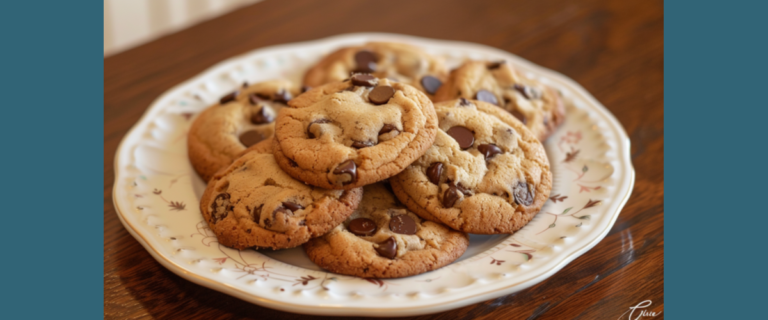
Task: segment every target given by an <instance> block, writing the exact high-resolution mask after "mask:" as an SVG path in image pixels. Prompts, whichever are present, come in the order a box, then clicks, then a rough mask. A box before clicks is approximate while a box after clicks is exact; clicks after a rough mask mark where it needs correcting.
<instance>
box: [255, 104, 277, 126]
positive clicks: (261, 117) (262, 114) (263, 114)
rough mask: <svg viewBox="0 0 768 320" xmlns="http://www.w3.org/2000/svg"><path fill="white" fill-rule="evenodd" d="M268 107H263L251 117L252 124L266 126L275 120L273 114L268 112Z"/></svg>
mask: <svg viewBox="0 0 768 320" xmlns="http://www.w3.org/2000/svg"><path fill="white" fill-rule="evenodd" d="M266 109H267V108H266V107H261V109H259V111H258V112H256V113H254V114H252V115H251V123H253V124H265V123H270V122H272V121H274V120H275V118H274V117H272V115H271V114H269V113H268V112H267V110H266Z"/></svg>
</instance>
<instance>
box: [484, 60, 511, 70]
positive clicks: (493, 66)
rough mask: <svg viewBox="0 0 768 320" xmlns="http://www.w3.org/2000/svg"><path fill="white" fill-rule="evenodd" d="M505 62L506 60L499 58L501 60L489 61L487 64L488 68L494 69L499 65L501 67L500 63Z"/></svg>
mask: <svg viewBox="0 0 768 320" xmlns="http://www.w3.org/2000/svg"><path fill="white" fill-rule="evenodd" d="M505 63H507V62H506V61H504V60H501V61H496V62H491V63H490V64H489V65H488V70H496V69H498V68H499V67H501V65H503V64H505Z"/></svg>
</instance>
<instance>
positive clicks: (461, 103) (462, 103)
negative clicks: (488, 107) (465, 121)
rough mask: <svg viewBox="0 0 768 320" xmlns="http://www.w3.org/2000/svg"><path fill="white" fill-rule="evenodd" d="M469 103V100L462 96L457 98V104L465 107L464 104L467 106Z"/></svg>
mask: <svg viewBox="0 0 768 320" xmlns="http://www.w3.org/2000/svg"><path fill="white" fill-rule="evenodd" d="M471 104H472V103H471V102H469V100H467V99H464V98H459V105H460V106H465V107H466V106H469V105H471Z"/></svg>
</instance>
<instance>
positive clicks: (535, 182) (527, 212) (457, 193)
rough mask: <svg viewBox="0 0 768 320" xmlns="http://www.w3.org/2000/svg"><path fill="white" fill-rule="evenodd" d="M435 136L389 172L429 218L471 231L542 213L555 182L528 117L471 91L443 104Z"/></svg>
mask: <svg viewBox="0 0 768 320" xmlns="http://www.w3.org/2000/svg"><path fill="white" fill-rule="evenodd" d="M435 111H436V112H437V117H438V120H439V123H440V125H439V126H440V130H438V132H437V137H436V138H435V143H434V145H433V146H432V147H430V148H429V150H427V152H426V153H425V154H424V156H422V157H421V158H419V160H417V161H416V162H414V163H413V164H412V165H410V166H409V167H408V168H407V169H405V171H403V172H402V173H400V174H398V175H397V176H395V177H393V178H391V179H389V182H390V183H391V185H392V189H393V190H394V192H395V194H396V195H397V197H398V198H399V199H400V201H402V202H403V203H404V204H405V205H406V206H407V207H408V208H409V209H410V210H411V211H413V212H415V213H417V214H418V215H419V216H421V217H422V218H425V219H428V220H432V221H438V222H442V223H445V224H446V225H448V226H449V227H451V228H453V229H455V230H460V231H464V232H469V233H480V234H496V233H512V232H515V231H517V230H518V229H520V228H522V227H523V226H524V225H525V224H527V223H528V222H529V221H530V220H531V219H532V218H533V216H534V215H536V213H538V212H539V210H540V209H541V207H542V206H543V205H544V202H545V201H546V200H547V197H548V196H549V192H550V190H551V189H552V173H551V172H550V167H549V161H548V160H547V155H546V153H545V152H544V147H543V146H542V145H541V142H539V140H538V139H536V137H535V136H534V135H533V133H531V131H530V130H528V129H527V128H526V127H525V126H524V125H523V124H522V123H521V122H520V121H518V120H517V119H515V118H514V117H512V116H511V115H510V114H509V113H507V112H506V111H504V110H502V109H500V108H498V107H496V106H493V105H491V104H489V103H486V102H482V101H476V100H467V99H464V98H461V99H458V100H452V101H445V102H439V103H436V104H435Z"/></svg>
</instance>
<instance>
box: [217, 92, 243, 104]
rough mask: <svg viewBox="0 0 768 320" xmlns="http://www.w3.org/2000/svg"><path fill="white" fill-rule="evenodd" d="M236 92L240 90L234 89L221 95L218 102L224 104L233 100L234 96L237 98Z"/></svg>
mask: <svg viewBox="0 0 768 320" xmlns="http://www.w3.org/2000/svg"><path fill="white" fill-rule="evenodd" d="M238 93H240V91H239V90H235V91H233V92H232V93H230V94H228V95H226V96H223V97H221V99H219V103H220V104H226V103H227V102H230V101H232V100H235V98H237V94H238Z"/></svg>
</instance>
